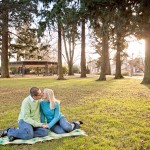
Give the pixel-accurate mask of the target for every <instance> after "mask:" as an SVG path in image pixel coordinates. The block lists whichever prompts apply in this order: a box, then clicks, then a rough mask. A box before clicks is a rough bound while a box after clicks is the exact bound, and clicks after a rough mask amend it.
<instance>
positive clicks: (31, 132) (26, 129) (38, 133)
mask: <svg viewBox="0 0 150 150" xmlns="http://www.w3.org/2000/svg"><path fill="white" fill-rule="evenodd" d="M18 125H19V128H10V129H9V130H8V132H7V136H8V138H9V137H10V136H14V137H15V138H16V139H24V140H28V139H32V138H34V137H44V136H47V135H48V129H45V128H41V127H33V126H32V125H31V124H29V123H26V122H25V121H23V120H20V121H19V124H18Z"/></svg>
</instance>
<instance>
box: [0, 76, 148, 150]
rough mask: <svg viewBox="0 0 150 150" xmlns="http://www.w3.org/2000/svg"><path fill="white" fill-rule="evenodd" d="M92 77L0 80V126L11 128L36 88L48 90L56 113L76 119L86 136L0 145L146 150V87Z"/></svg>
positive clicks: (34, 148) (25, 148) (132, 81)
mask: <svg viewBox="0 0 150 150" xmlns="http://www.w3.org/2000/svg"><path fill="white" fill-rule="evenodd" d="M96 79H97V78H96V77H90V78H86V79H81V78H74V77H73V78H69V79H68V80H63V81H59V80H56V79H55V78H54V77H48V78H45V77H41V78H35V79H34V78H25V77H24V78H10V79H0V130H2V129H4V128H6V127H10V126H16V127H17V118H18V113H19V111H20V105H21V102H22V100H23V99H24V97H26V96H27V95H28V93H29V89H30V88H31V87H32V86H37V87H40V88H41V89H43V88H45V87H47V88H52V89H53V90H54V92H55V95H56V98H58V99H59V100H60V101H61V112H62V113H63V114H64V115H65V116H66V117H67V118H68V120H69V121H73V120H82V121H83V122H84V124H83V125H82V129H83V130H84V131H85V132H86V133H87V134H88V136H87V137H85V136H78V137H68V138H62V139H58V140H52V141H48V142H44V143H36V144H34V145H7V146H0V149H1V150H3V149H11V150H13V149H14V150H16V149H22V150H28V149H32V150H37V149H39V150H46V149H49V150H150V86H146V85H142V84H140V82H141V80H140V79H130V78H128V79H127V78H126V79H121V80H114V79H112V78H109V79H108V80H107V81H102V82H99V81H96Z"/></svg>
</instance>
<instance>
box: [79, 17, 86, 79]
mask: <svg viewBox="0 0 150 150" xmlns="http://www.w3.org/2000/svg"><path fill="white" fill-rule="evenodd" d="M81 32H82V33H81V76H80V77H81V78H85V77H86V56H85V19H82V31H81Z"/></svg>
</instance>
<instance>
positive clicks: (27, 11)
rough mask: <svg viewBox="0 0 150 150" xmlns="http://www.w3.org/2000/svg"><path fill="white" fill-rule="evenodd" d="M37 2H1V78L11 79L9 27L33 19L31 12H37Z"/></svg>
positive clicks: (22, 0) (5, 0)
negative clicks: (9, 67)
mask: <svg viewBox="0 0 150 150" xmlns="http://www.w3.org/2000/svg"><path fill="white" fill-rule="evenodd" d="M34 2H36V0H34V1H32V2H30V1H26V0H19V1H16V0H12V1H9V0H2V1H0V12H1V13H0V18H1V26H2V51H1V77H2V78H8V77H9V69H8V62H9V60H8V32H9V26H10V25H11V27H14V26H16V25H17V26H19V24H20V22H21V21H22V20H25V19H27V18H28V19H29V18H30V19H31V12H32V11H34V10H36V5H35V4H34Z"/></svg>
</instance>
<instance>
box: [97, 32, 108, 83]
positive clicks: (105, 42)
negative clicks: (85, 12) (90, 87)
mask: <svg viewBox="0 0 150 150" xmlns="http://www.w3.org/2000/svg"><path fill="white" fill-rule="evenodd" d="M107 50H108V39H107V37H106V35H103V39H102V56H101V57H102V64H101V73H100V77H99V79H98V80H100V81H105V80H106V59H105V58H106V54H107V53H106V51H107Z"/></svg>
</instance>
